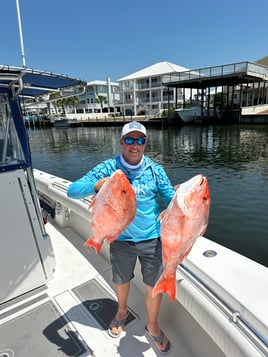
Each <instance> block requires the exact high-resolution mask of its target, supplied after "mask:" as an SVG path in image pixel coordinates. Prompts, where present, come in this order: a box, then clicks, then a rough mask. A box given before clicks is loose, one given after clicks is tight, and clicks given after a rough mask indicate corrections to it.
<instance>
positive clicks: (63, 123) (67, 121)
mask: <svg viewBox="0 0 268 357" xmlns="http://www.w3.org/2000/svg"><path fill="white" fill-rule="evenodd" d="M51 123H52V124H53V126H54V128H68V127H70V126H75V125H76V124H77V123H78V122H77V119H75V118H66V117H55V118H53V120H52V121H51Z"/></svg>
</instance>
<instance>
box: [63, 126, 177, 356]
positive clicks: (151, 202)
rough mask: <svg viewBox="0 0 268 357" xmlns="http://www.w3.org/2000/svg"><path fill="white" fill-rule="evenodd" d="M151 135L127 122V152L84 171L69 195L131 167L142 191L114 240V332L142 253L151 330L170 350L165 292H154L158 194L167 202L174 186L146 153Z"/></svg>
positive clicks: (87, 191) (158, 258) (158, 263)
mask: <svg viewBox="0 0 268 357" xmlns="http://www.w3.org/2000/svg"><path fill="white" fill-rule="evenodd" d="M146 141H147V133H146V128H145V127H144V126H143V125H142V124H141V123H139V122H130V123H128V124H125V125H124V126H123V128H122V132H121V138H120V144H121V147H122V153H121V155H119V156H117V157H115V158H113V159H108V160H106V161H104V162H102V163H100V164H99V165H97V166H96V167H94V168H93V169H92V170H90V171H89V172H88V173H87V174H86V175H85V176H84V177H82V178H81V179H79V180H77V181H75V182H73V183H72V184H71V185H70V186H69V189H68V192H67V195H68V196H69V197H71V198H84V197H86V196H88V195H92V194H94V193H97V192H98V191H99V189H100V188H101V186H102V185H103V183H104V182H105V180H107V178H108V177H109V176H111V174H112V173H113V172H114V171H115V170H117V169H121V170H122V171H123V172H124V173H125V175H126V177H127V178H128V180H129V182H130V183H131V185H132V187H133V189H134V191H135V194H136V198H137V213H136V217H135V219H134V220H133V222H132V223H131V224H130V225H129V227H127V228H126V230H125V231H124V232H123V233H122V234H121V235H120V236H119V237H118V238H117V239H116V240H115V241H114V242H113V243H111V245H110V260H111V265H112V272H113V282H114V283H115V292H116V295H117V299H118V310H117V313H116V315H115V317H114V319H113V320H112V321H111V324H110V326H109V330H108V332H109V334H110V335H111V336H112V337H118V336H119V335H120V334H121V332H122V330H123V328H124V324H125V321H126V318H127V298H128V294H129V291H130V281H131V279H132V278H133V277H134V268H135V264H136V261H137V258H138V259H139V260H140V263H141V270H142V275H143V281H144V283H145V285H146V308H147V314H148V320H147V324H146V328H145V332H146V334H147V335H148V336H149V337H150V339H151V340H152V341H153V342H154V344H155V347H156V348H157V349H158V350H159V351H160V352H162V353H167V352H168V351H169V349H170V342H169V340H168V338H167V337H166V336H165V335H164V333H163V331H161V329H160V327H159V324H158V315H159V310H160V306H161V302H162V294H158V295H157V296H156V297H154V298H153V297H152V290H153V287H154V285H155V283H156V281H157V280H158V278H159V276H160V275H161V272H162V269H163V268H162V246H161V240H160V222H159V221H158V216H159V213H160V208H159V204H158V201H157V197H158V195H160V196H161V197H162V199H163V201H164V203H165V204H166V206H167V205H168V204H169V202H170V201H171V199H172V197H173V195H174V188H173V187H172V185H171V183H170V181H169V179H168V177H167V175H166V173H165V171H164V169H163V168H162V166H160V165H159V164H157V163H155V162H154V161H152V160H151V159H149V158H148V157H147V156H145V155H144V150H145V147H146Z"/></svg>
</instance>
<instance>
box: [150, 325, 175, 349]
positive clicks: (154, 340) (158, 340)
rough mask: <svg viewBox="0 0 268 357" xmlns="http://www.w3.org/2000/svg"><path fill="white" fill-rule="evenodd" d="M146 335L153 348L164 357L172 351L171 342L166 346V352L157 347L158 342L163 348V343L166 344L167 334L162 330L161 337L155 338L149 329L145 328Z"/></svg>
mask: <svg viewBox="0 0 268 357" xmlns="http://www.w3.org/2000/svg"><path fill="white" fill-rule="evenodd" d="M145 333H146V335H147V337H148V340H149V342H150V344H151V346H152V347H153V348H155V349H156V350H157V352H158V353H160V354H162V355H167V354H168V353H169V352H170V350H171V344H170V341H169V340H168V342H167V344H166V347H165V349H164V350H159V348H158V347H157V346H156V344H155V342H158V343H160V345H161V346H163V342H164V338H165V334H164V332H163V331H162V330H160V336H159V337H155V336H152V335H151V334H150V332H149V331H148V329H147V327H145Z"/></svg>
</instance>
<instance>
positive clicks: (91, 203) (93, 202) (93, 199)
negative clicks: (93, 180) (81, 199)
mask: <svg viewBox="0 0 268 357" xmlns="http://www.w3.org/2000/svg"><path fill="white" fill-rule="evenodd" d="M96 197H97V195H95V196H94V197H93V198H92V201H91V202H90V204H89V206H88V209H90V208H91V207H93V206H94V204H95V201H96Z"/></svg>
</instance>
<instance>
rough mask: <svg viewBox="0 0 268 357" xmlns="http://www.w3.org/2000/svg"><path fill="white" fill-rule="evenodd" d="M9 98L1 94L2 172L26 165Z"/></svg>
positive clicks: (0, 156)
mask: <svg viewBox="0 0 268 357" xmlns="http://www.w3.org/2000/svg"><path fill="white" fill-rule="evenodd" d="M25 161H26V160H25V157H24V153H23V150H22V147H21V144H20V140H19V138H18V135H17V131H16V127H15V123H14V118H13V115H12V112H11V109H10V105H9V101H8V96H7V95H5V94H0V171H5V170H6V169H7V170H8V169H9V167H11V166H14V165H15V166H17V165H18V164H19V165H23V164H25Z"/></svg>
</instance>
